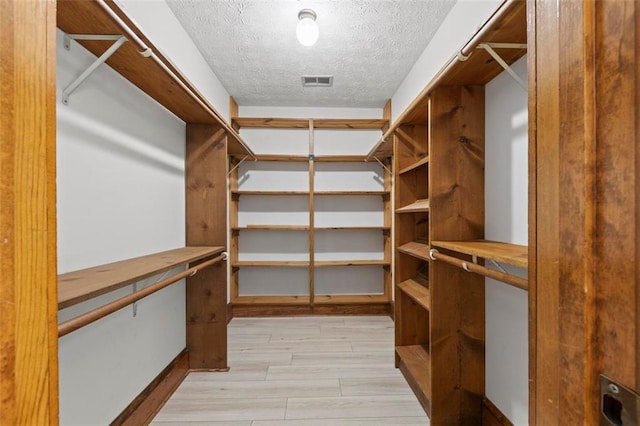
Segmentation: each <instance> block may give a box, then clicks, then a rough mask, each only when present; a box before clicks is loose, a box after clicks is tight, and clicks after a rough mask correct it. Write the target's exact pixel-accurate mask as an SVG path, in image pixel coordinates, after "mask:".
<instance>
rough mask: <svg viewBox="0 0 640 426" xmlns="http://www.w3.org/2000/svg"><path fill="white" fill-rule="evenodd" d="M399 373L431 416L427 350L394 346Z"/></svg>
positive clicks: (429, 364) (429, 366)
mask: <svg viewBox="0 0 640 426" xmlns="http://www.w3.org/2000/svg"><path fill="white" fill-rule="evenodd" d="M396 355H397V357H398V359H399V361H400V362H399V363H398V364H399V365H398V367H399V368H400V371H401V372H402V374H403V375H404V377H405V378H406V379H407V383H409V386H410V387H411V389H412V390H413V392H414V393H415V395H416V397H417V398H418V400H419V401H420V404H422V406H423V408H424V409H425V411H426V412H427V415H431V402H430V400H431V361H430V357H429V349H428V347H426V346H422V345H411V346H396Z"/></svg>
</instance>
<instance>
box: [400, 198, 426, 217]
mask: <svg viewBox="0 0 640 426" xmlns="http://www.w3.org/2000/svg"><path fill="white" fill-rule="evenodd" d="M428 211H429V199H427V198H425V199H423V200H417V201H416V202H415V203H411V204H409V205H408V206H404V207H400V208H399V209H396V213H418V212H428Z"/></svg>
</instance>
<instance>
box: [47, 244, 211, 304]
mask: <svg viewBox="0 0 640 426" xmlns="http://www.w3.org/2000/svg"><path fill="white" fill-rule="evenodd" d="M223 251H224V247H183V248H179V249H175V250H168V251H163V252H160V253H155V254H150V255H148V256H141V257H135V258H133V259H127V260H122V261H119V262H114V263H109V264H106V265H100V266H94V267H92V268H87V269H82V270H79V271H74V272H68V273H66V274H61V275H58V309H64V308H68V307H69V306H73V305H76V304H78V303H80V302H84V301H86V300H89V299H92V298H94V297H97V296H100V295H102V294H105V293H108V292H110V291H114V290H117V289H119V288H122V287H124V286H126V285H128V284H132V283H135V282H138V281H140V280H143V279H145V278H148V277H151V276H153V275H156V274H160V273H162V272H166V271H168V270H170V269H172V268H175V267H177V266H181V265H186V264H188V263H191V262H195V261H198V260H201V259H204V258H206V257H211V256H214V255H216V254H218V253H221V252H223Z"/></svg>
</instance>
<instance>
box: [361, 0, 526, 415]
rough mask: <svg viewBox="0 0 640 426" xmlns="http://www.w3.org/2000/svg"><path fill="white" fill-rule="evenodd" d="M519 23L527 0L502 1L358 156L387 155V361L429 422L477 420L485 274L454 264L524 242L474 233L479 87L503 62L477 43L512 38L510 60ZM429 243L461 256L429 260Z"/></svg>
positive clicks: (519, 257)
mask: <svg viewBox="0 0 640 426" xmlns="http://www.w3.org/2000/svg"><path fill="white" fill-rule="evenodd" d="M526 27H527V24H526V2H524V1H511V0H509V1H506V2H504V3H503V4H502V5H501V6H500V8H499V10H498V11H497V12H496V13H495V14H494V15H492V17H491V18H490V19H489V21H487V23H486V24H485V25H484V26H483V27H482V28H480V29H479V30H478V33H477V34H476V35H474V37H473V38H472V39H470V41H469V43H468V44H467V45H466V46H464V48H463V51H464V52H465V53H464V54H465V55H470V57H469V58H468V60H466V61H461V60H459V58H458V56H456V55H454V56H453V57H452V58H451V60H450V61H449V62H448V63H447V64H446V65H445V67H444V68H443V69H442V70H441V72H440V73H439V74H438V75H436V76H435V77H434V78H433V80H432V81H431V82H430V83H428V84H427V86H426V87H425V88H424V90H423V91H422V92H421V93H420V94H419V95H418V96H417V97H416V99H415V100H414V101H413V102H412V103H411V104H410V105H409V106H408V107H407V109H406V110H405V111H403V112H402V114H400V116H399V117H398V119H397V120H396V121H395V122H393V123H392V124H391V125H390V127H389V129H388V130H386V131H385V132H384V134H383V135H382V137H381V139H380V140H379V141H378V143H377V144H376V145H375V146H374V147H373V148H372V149H371V151H370V152H369V153H368V155H367V159H369V160H372V159H379V158H382V157H389V156H393V160H394V167H393V169H394V178H395V205H396V210H395V240H394V258H395V279H394V281H395V283H396V288H395V328H396V334H395V337H396V342H395V343H396V366H397V367H399V368H400V370H401V371H402V373H403V375H404V376H405V377H406V379H407V381H408V382H409V384H410V386H411V388H412V389H413V391H414V393H415V394H416V396H417V397H418V400H419V401H420V403H421V404H422V406H423V407H424V409H425V411H426V412H427V413H428V414H429V417H430V422H431V424H433V425H452V424H482V408H481V407H482V400H483V397H484V391H485V384H484V321H485V312H484V302H485V301H484V278H483V277H482V276H481V275H478V274H476V273H469V272H467V271H465V270H463V269H462V268H464V267H465V266H466V267H467V268H469V263H471V262H472V261H473V257H481V258H484V259H487V260H494V261H496V262H502V263H506V264H509V265H513V266H518V267H525V268H526V267H527V256H528V249H527V247H524V246H516V245H513V244H506V243H499V242H492V241H484V240H483V238H484V134H485V129H484V120H485V114H484V113H485V111H484V85H485V84H486V83H487V82H489V81H491V80H492V79H493V78H494V77H495V76H497V75H498V74H499V73H500V72H501V71H502V70H503V69H502V67H501V65H499V64H498V63H497V62H496V61H495V60H494V59H492V58H491V57H490V56H489V54H488V53H487V51H486V50H485V49H484V48H482V49H480V48H476V46H477V45H478V44H479V43H512V44H513V43H515V44H517V45H512V46H510V48H504V46H502V48H501V47H500V45H494V47H495V49H496V50H497V51H499V54H500V56H501V57H502V58H503V59H504V60H505V62H506V63H507V64H512V63H513V62H515V61H516V60H517V59H519V58H520V57H522V55H524V54H525V53H526V49H524V48H522V46H521V45H522V44H523V43H524V44H526V42H527V30H526ZM430 248H435V249H436V250H438V251H439V252H441V253H440V255H441V259H444V258H445V253H447V255H449V254H450V253H451V256H453V255H455V253H459V254H460V255H462V256H463V257H464V259H461V261H460V262H459V263H460V264H459V265H458V264H455V262H453V261H452V262H453V263H452V262H445V261H444V260H437V257H438V254H437V253H435V252H434V256H435V258H436V260H435V261H432V260H431V257H430ZM452 252H453V253H452ZM470 256H471V259H472V260H469V259H470ZM455 260H457V258H456V259H454V261H455ZM465 262H467V263H465ZM454 264H455V265H454ZM480 266H481V265H473V268H474V269H476V268H480ZM478 270H479V269H478ZM520 280H521V279H520ZM505 282H506V281H505ZM512 285H515V284H513V283H512ZM517 286H519V287H520V288H523V286H522V285H517Z"/></svg>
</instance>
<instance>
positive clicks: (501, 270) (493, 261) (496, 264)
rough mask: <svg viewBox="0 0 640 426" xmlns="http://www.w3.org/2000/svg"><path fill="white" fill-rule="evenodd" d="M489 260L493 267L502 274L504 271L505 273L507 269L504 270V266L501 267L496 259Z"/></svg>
mask: <svg viewBox="0 0 640 426" xmlns="http://www.w3.org/2000/svg"><path fill="white" fill-rule="evenodd" d="M489 261H490V262H491V263H493V265H494V266H495V267H496V268H497V269H498V270H499V271H500V272H502V273H503V274H506V273H507V271H506V270H505V269H504V268H503V267H502V266H501V265H500V264H499V263H498V262H496V261H495V260H493V259H489Z"/></svg>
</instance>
